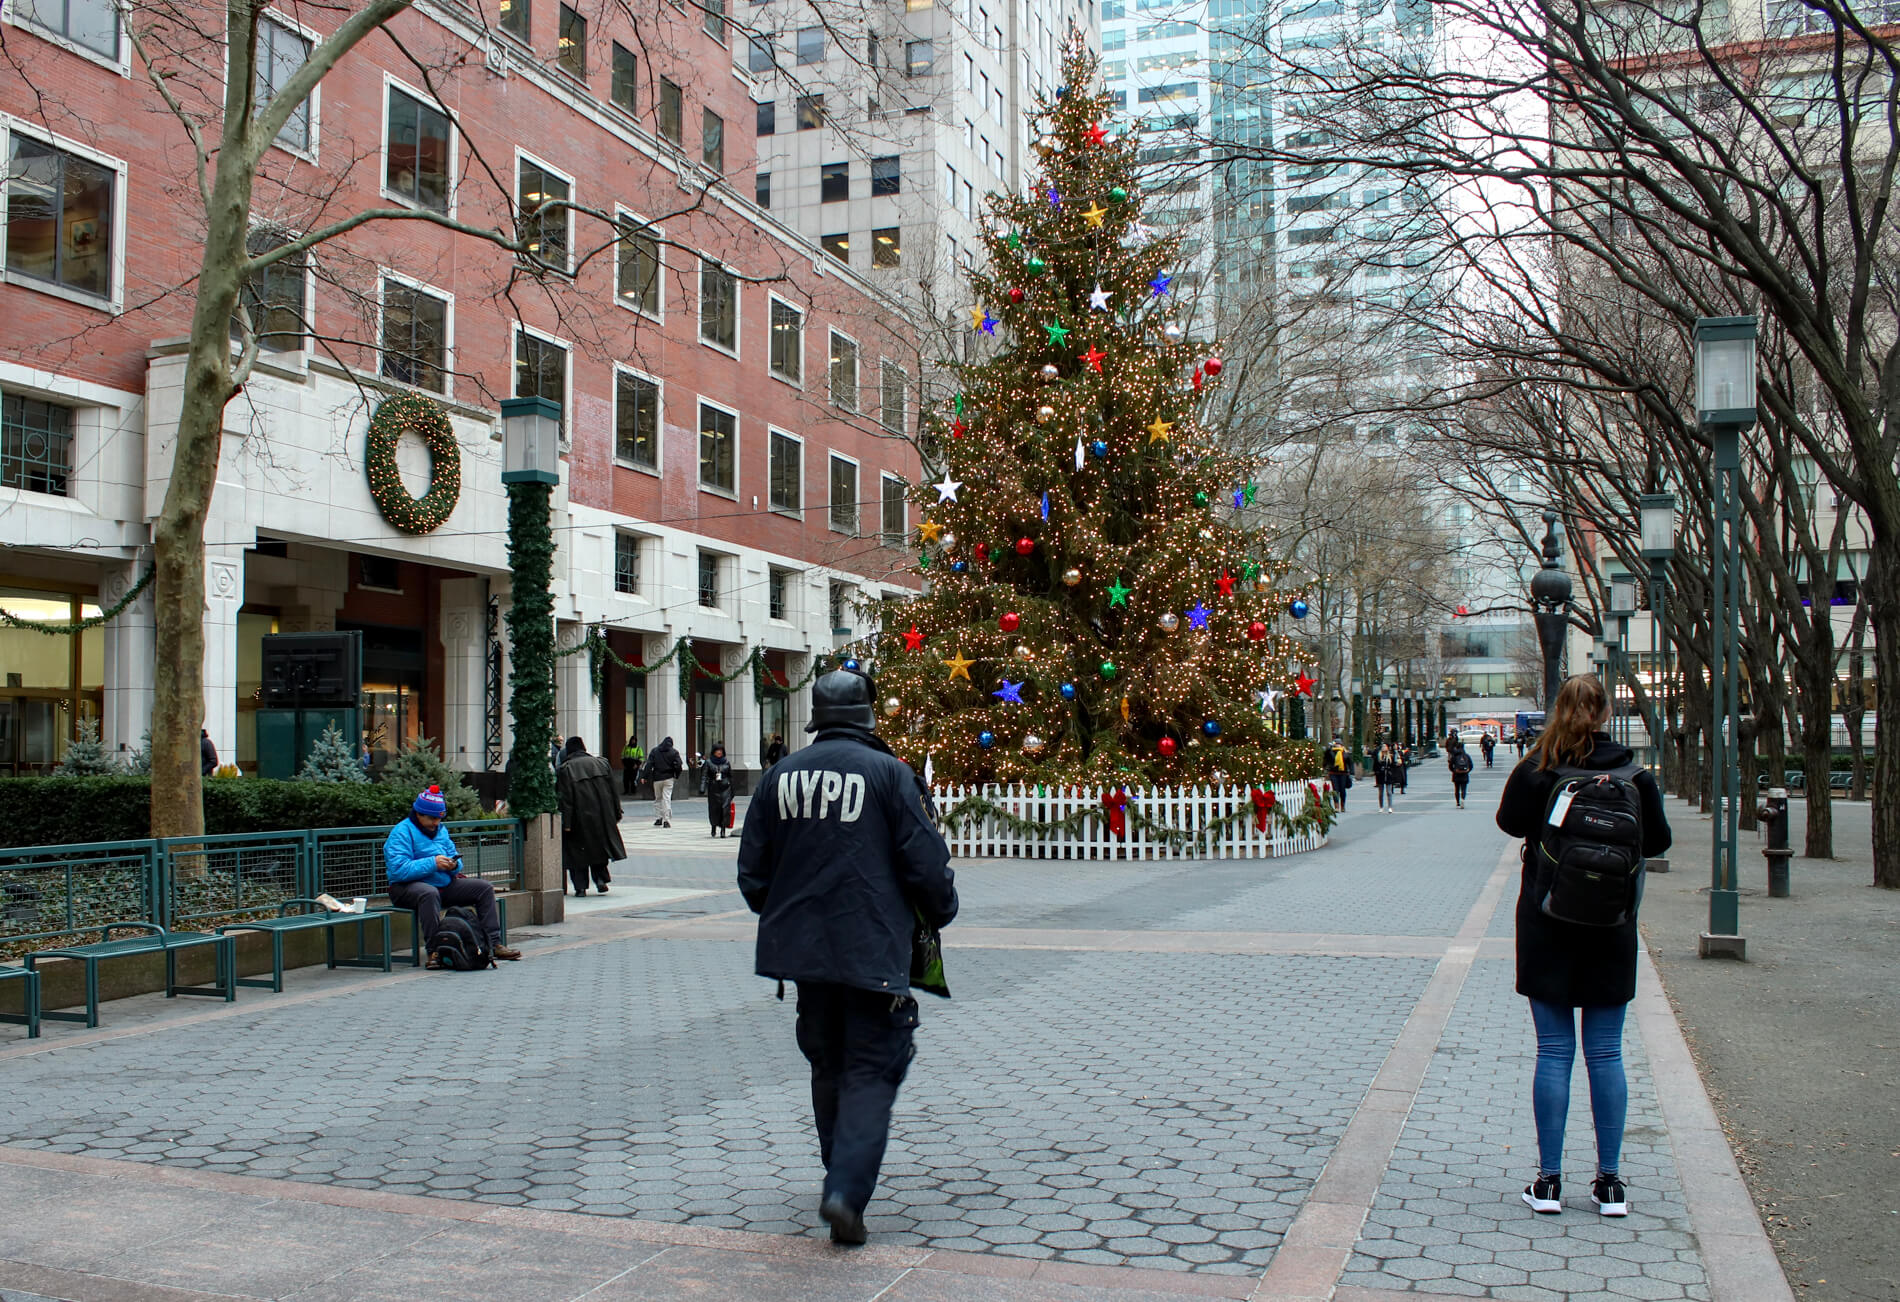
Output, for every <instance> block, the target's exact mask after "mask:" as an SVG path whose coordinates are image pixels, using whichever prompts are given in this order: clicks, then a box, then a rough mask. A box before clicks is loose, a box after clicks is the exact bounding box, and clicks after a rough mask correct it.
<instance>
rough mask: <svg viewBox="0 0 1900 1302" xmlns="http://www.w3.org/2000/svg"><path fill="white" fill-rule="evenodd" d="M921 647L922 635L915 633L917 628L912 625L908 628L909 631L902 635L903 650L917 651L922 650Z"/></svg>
mask: <svg viewBox="0 0 1900 1302" xmlns="http://www.w3.org/2000/svg"><path fill="white" fill-rule="evenodd" d="M923 645H924V635H923V634H922V633H919V632H918V631H917V626H916V625H915V624H912V625H911V626H910V631H909V632H907V633H905V634H904V650H906V651H918V650H921V649H922V648H923Z"/></svg>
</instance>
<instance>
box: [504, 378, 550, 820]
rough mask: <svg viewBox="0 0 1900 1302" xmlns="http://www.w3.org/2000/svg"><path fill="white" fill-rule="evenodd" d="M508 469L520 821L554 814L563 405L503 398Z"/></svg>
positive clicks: (512, 783) (513, 793)
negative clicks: (556, 507)
mask: <svg viewBox="0 0 1900 1302" xmlns="http://www.w3.org/2000/svg"><path fill="white" fill-rule="evenodd" d="M501 430H502V472H501V482H502V483H504V484H506V485H507V487H508V567H509V571H510V573H511V575H512V588H513V597H512V601H511V604H510V605H509V608H508V641H509V694H508V712H509V715H510V716H511V717H512V718H513V720H514V745H513V747H512V748H511V749H510V751H509V753H508V767H509V783H508V808H509V811H510V812H511V813H512V814H514V815H515V816H516V817H517V818H532V817H534V816H535V815H537V814H544V813H547V812H549V811H551V810H553V809H554V808H555V807H556V806H555V799H554V770H553V767H552V766H551V765H550V764H549V762H548V753H549V751H551V750H552V749H553V747H554V594H553V591H552V582H553V570H554V524H553V500H554V486H555V485H556V484H558V483H560V482H561V408H560V405H559V404H558V403H555V402H550V401H549V400H548V399H546V398H503V399H502V401H501Z"/></svg>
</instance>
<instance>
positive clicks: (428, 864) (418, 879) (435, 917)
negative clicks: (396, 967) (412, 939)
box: [383, 787, 521, 967]
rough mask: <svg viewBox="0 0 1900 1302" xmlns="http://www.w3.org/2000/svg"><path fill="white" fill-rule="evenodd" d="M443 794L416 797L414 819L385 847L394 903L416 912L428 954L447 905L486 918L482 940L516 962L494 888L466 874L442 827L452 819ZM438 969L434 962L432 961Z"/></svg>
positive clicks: (393, 832) (516, 952) (436, 790)
mask: <svg viewBox="0 0 1900 1302" xmlns="http://www.w3.org/2000/svg"><path fill="white" fill-rule="evenodd" d="M448 812H449V806H448V802H447V801H446V800H444V799H443V798H442V788H440V787H430V788H429V789H428V790H427V791H425V792H423V793H422V794H421V795H419V796H417V797H416V803H415V804H414V805H412V806H410V809H409V817H408V818H405V819H404V820H403V821H402V822H400V823H398V824H396V826H394V827H392V828H391V829H390V830H389V839H388V840H387V841H385V842H383V863H384V865H385V866H386V867H387V868H388V869H389V898H390V900H391V901H392V902H394V903H395V904H396V905H397V906H398V907H400V908H405V909H414V910H415V911H416V924H417V926H419V927H420V928H421V929H422V944H423V948H424V949H427V948H428V946H429V942H430V941H431V940H433V939H435V929H436V927H437V926H439V925H440V924H441V922H442V909H443V907H444V906H445V905H450V904H466V905H469V906H470V907H472V908H473V909H474V910H475V912H476V914H477V915H478V916H479V917H480V918H481V928H482V934H483V935H485V936H487V937H488V948H489V949H490V950H491V951H492V952H493V953H494V955H495V957H496V958H505V959H517V958H520V957H521V951H520V950H518V949H510V948H509V947H508V946H506V945H504V944H502V943H501V914H500V912H499V910H497V909H496V907H495V888H494V887H493V886H491V885H490V884H489V883H487V882H485V881H483V880H482V879H481V878H479V877H469V876H467V875H465V874H464V873H463V872H462V856H461V855H460V854H458V853H457V852H456V849H455V842H454V841H452V840H450V839H449V834H448V830H447V829H446V828H444V827H443V826H442V820H443V818H444V817H445V816H446V815H447V814H448ZM429 966H430V967H434V966H435V960H434V959H430V960H429Z"/></svg>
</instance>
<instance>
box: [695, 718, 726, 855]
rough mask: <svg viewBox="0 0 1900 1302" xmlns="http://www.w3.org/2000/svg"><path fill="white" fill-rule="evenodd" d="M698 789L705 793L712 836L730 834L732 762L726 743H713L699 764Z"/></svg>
mask: <svg viewBox="0 0 1900 1302" xmlns="http://www.w3.org/2000/svg"><path fill="white" fill-rule="evenodd" d="M699 789H700V790H701V791H703V792H705V793H706V818H707V821H709V822H710V823H711V824H712V834H713V835H714V836H730V835H731V834H732V763H731V761H730V760H728V759H727V758H726V743H724V742H723V741H716V742H714V743H713V748H712V754H710V755H708V756H707V757H706V758H705V759H704V760H703V761H701V762H700V766H699Z"/></svg>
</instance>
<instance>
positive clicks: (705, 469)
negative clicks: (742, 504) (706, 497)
mask: <svg viewBox="0 0 1900 1302" xmlns="http://www.w3.org/2000/svg"><path fill="white" fill-rule="evenodd" d="M738 442H739V418H738V417H737V416H735V415H733V414H732V413H731V412H729V411H726V410H725V409H724V408H721V407H715V406H713V405H712V404H711V403H707V402H702V403H700V404H699V486H700V487H701V488H714V489H718V490H719V491H720V492H722V493H731V492H734V491H736V490H737V487H738V480H737V479H736V478H735V476H734V473H733V471H734V467H735V466H737V465H738V456H737V452H738Z"/></svg>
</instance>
